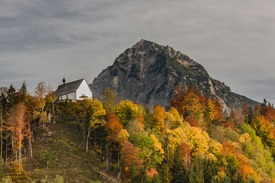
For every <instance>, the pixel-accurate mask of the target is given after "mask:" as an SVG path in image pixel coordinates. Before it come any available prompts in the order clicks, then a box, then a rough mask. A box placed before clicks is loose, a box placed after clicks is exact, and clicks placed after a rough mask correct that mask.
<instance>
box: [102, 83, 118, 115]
mask: <svg viewBox="0 0 275 183" xmlns="http://www.w3.org/2000/svg"><path fill="white" fill-rule="evenodd" d="M115 102H116V94H115V92H114V91H113V90H111V88H109V87H107V88H105V89H104V91H103V102H102V104H103V107H104V109H105V110H106V111H107V113H110V112H113V110H114V107H115Z"/></svg>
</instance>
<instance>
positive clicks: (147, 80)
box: [91, 40, 258, 111]
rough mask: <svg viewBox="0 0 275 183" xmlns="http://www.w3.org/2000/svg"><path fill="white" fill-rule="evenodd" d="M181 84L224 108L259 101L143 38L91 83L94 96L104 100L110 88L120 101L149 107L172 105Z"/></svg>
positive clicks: (184, 57) (192, 61)
mask: <svg viewBox="0 0 275 183" xmlns="http://www.w3.org/2000/svg"><path fill="white" fill-rule="evenodd" d="M179 84H180V85H181V86H182V88H183V89H184V90H186V89H187V88H188V87H190V86H191V85H192V86H195V87H196V88H197V89H198V91H199V92H200V93H202V94H203V95H204V96H206V97H211V98H216V99H219V101H220V102H221V103H222V104H223V107H224V110H225V111H229V110H230V109H229V108H231V107H240V106H241V105H242V104H243V103H245V102H247V103H249V104H251V105H255V104H258V103H257V102H255V101H253V100H251V99H248V98H247V97H244V96H241V95H238V94H235V93H234V92H231V89H230V88H229V87H228V86H226V85H225V84H224V83H222V82H220V81H218V80H214V79H212V78H211V77H210V76H209V74H208V73H207V71H206V70H205V69H204V67H203V66H202V65H200V64H199V63H197V62H195V61H194V60H193V59H191V58H189V57H188V56H187V55H185V54H182V53H181V52H179V51H175V50H174V49H173V48H171V47H169V46H162V45H159V44H157V43H154V42H150V41H147V40H140V41H139V42H138V43H136V44H135V45H134V46H132V47H131V48H129V49H127V50H126V51H125V52H124V53H122V54H120V55H119V56H118V57H117V58H116V59H115V62H114V64H113V65H112V66H109V67H108V68H107V69H105V70H103V71H102V72H101V73H100V74H99V75H98V77H97V78H95V79H94V81H93V83H92V84H91V89H92V91H93V95H94V97H96V98H99V99H102V97H103V96H102V92H103V90H104V89H105V88H106V87H110V88H111V89H112V90H114V91H115V92H116V93H117V98H118V101H119V100H122V99H129V100H133V101H135V102H137V103H139V104H143V105H146V106H149V107H150V108H151V107H152V106H154V105H156V104H160V105H162V106H164V107H169V106H170V101H171V98H172V97H173V89H174V88H175V86H177V85H179Z"/></svg>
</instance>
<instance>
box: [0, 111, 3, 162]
mask: <svg viewBox="0 0 275 183" xmlns="http://www.w3.org/2000/svg"><path fill="white" fill-rule="evenodd" d="M0 112H1V113H0V115H1V116H0V125H1V126H0V128H1V136H0V138H1V139H0V143H1V144H0V145H1V147H0V148H1V150H0V151H1V152H0V155H1V157H2V158H3V125H2V120H3V117H2V109H1V111H0Z"/></svg>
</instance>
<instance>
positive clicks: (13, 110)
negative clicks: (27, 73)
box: [0, 82, 54, 177]
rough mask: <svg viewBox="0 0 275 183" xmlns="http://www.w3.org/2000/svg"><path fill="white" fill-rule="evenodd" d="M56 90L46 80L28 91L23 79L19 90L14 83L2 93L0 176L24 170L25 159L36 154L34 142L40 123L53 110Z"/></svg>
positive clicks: (41, 124)
mask: <svg viewBox="0 0 275 183" xmlns="http://www.w3.org/2000/svg"><path fill="white" fill-rule="evenodd" d="M53 102H54V94H53V92H52V91H49V90H48V89H47V87H46V84H45V83H44V82H41V83H39V84H38V85H37V87H36V90H35V94H34V95H31V94H30V93H28V92H27V88H26V84H25V83H23V84H22V86H21V88H20V89H19V90H16V89H15V88H14V86H13V85H10V87H9V88H7V90H6V91H5V90H3V91H2V93H1V96H0V129H1V134H0V159H1V160H0V162H1V163H0V170H1V171H0V176H1V177H2V176H3V175H5V173H7V172H8V173H9V174H10V173H13V174H14V175H19V174H22V173H23V172H24V168H23V159H24V158H25V157H26V158H32V157H33V152H32V143H33V142H34V141H35V138H36V136H37V133H38V132H39V129H40V127H41V128H43V127H44V126H45V125H44V124H45V123H46V122H47V121H48V119H47V117H49V115H48V114H50V113H51V114H52V113H53V108H52V105H53Z"/></svg>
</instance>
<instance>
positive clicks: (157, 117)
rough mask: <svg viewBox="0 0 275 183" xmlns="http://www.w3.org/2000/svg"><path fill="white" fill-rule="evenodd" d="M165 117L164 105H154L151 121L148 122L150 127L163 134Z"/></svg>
mask: <svg viewBox="0 0 275 183" xmlns="http://www.w3.org/2000/svg"><path fill="white" fill-rule="evenodd" d="M165 118H166V112H165V109H164V107H162V106H160V105H156V106H155V107H154V108H153V114H152V121H151V122H150V123H151V124H152V128H153V129H155V130H156V132H157V133H158V134H163V133H164V132H165V129H166V126H165Z"/></svg>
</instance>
